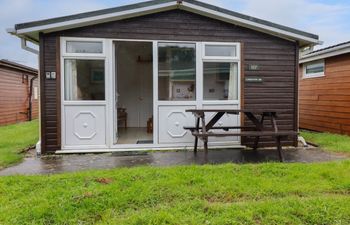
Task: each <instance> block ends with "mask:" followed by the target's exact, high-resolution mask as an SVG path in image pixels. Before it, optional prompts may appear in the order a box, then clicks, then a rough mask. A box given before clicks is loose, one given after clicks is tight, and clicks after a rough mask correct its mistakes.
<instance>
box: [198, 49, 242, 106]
mask: <svg viewBox="0 0 350 225" xmlns="http://www.w3.org/2000/svg"><path fill="white" fill-rule="evenodd" d="M203 50H204V55H203V100H204V101H218V100H219V101H220V100H238V98H239V97H238V96H239V93H238V92H239V90H238V89H239V85H238V83H239V79H238V77H239V76H238V73H239V57H238V55H239V54H238V53H239V45H238V44H224V43H220V44H212V43H205V44H204V49H203Z"/></svg>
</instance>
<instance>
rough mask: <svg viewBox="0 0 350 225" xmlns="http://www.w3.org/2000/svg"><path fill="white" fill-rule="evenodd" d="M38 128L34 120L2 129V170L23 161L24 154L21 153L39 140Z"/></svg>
mask: <svg viewBox="0 0 350 225" xmlns="http://www.w3.org/2000/svg"><path fill="white" fill-rule="evenodd" d="M38 126H39V125H38V121H37V120H34V121H31V122H25V123H20V124H15V125H10V126H1V127H0V169H1V168H2V167H5V166H8V165H11V164H13V163H16V162H19V161H21V160H22V158H23V154H19V153H20V152H21V151H22V150H23V149H25V148H28V147H30V146H33V145H35V144H36V142H37V141H38V139H39V136H38V129H39V128H38Z"/></svg>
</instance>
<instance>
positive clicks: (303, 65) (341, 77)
mask: <svg viewBox="0 0 350 225" xmlns="http://www.w3.org/2000/svg"><path fill="white" fill-rule="evenodd" d="M299 87H300V92H299V96H300V97H299V101H300V106H299V107H300V123H299V126H300V127H301V128H305V129H309V130H314V131H323V132H332V133H339V134H347V135H350V42H345V43H341V44H337V45H334V46H330V47H327V48H323V49H319V50H317V51H312V52H309V53H307V54H304V55H302V56H301V58H300V86H299Z"/></svg>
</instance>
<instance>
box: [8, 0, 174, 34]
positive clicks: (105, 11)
mask: <svg viewBox="0 0 350 225" xmlns="http://www.w3.org/2000/svg"><path fill="white" fill-rule="evenodd" d="M173 1H174V0H152V1H147V2H141V3H136V4H131V5H124V6H117V7H113V8H107V9H101V10H96V11H90V12H84V13H78V14H73V15H68V16H61V17H55V18H50V19H44V20H37V21H31V22H27V23H20V24H16V25H15V29H16V30H19V29H25V28H30V27H36V26H42V25H48V24H52V23H60V22H65V21H68V20H76V19H83V18H87V17H93V16H100V15H104V14H109V13H116V12H122V11H126V10H131V9H137V8H143V7H147V6H152V5H157V4H160V3H167V2H173Z"/></svg>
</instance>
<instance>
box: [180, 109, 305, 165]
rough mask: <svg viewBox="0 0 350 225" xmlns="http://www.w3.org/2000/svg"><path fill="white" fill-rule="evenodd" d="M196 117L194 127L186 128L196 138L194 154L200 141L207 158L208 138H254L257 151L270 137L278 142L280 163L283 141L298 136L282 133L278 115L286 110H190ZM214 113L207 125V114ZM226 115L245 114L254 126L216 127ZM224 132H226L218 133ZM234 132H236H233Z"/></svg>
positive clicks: (291, 133) (293, 133) (287, 132)
mask: <svg viewBox="0 0 350 225" xmlns="http://www.w3.org/2000/svg"><path fill="white" fill-rule="evenodd" d="M186 112H191V113H193V115H194V116H195V119H196V121H195V126H194V127H184V129H185V130H190V131H191V132H192V135H193V136H194V137H195V141H194V152H195V153H197V147H198V139H199V138H200V139H201V140H202V141H203V143H204V152H205V157H206V158H207V155H208V137H230V136H232V137H234V136H236V137H254V138H255V141H254V145H253V149H254V150H257V148H258V145H259V140H260V137H263V136H268V137H269V136H270V137H274V138H275V140H276V148H277V152H278V156H279V159H280V161H281V162H282V161H284V157H283V152H282V144H281V139H282V138H286V137H288V136H296V135H298V133H297V132H296V131H280V130H279V129H278V126H277V122H276V119H277V114H280V113H287V112H288V111H286V110H263V109H251V110H250V109H189V110H186ZM206 113H214V116H213V117H212V118H211V120H210V121H209V122H208V123H206V118H205V114H206ZM225 114H233V115H239V114H244V115H245V116H246V117H247V118H248V119H249V120H250V121H251V122H252V124H253V126H215V124H216V123H217V122H218V121H219V120H220V119H221V117H222V116H223V115H225ZM266 119H270V121H271V126H265V125H264V120H266ZM218 130H223V131H225V132H217V131H218ZM232 130H234V131H232Z"/></svg>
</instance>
